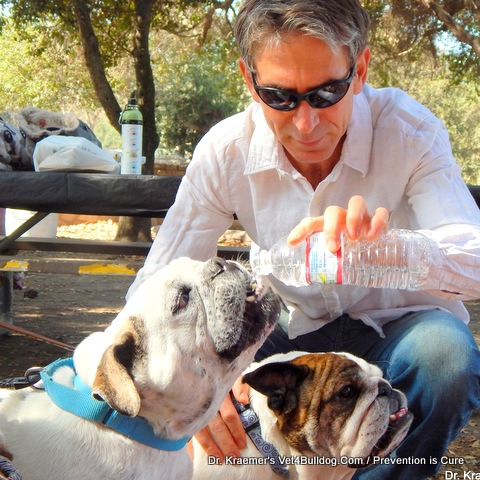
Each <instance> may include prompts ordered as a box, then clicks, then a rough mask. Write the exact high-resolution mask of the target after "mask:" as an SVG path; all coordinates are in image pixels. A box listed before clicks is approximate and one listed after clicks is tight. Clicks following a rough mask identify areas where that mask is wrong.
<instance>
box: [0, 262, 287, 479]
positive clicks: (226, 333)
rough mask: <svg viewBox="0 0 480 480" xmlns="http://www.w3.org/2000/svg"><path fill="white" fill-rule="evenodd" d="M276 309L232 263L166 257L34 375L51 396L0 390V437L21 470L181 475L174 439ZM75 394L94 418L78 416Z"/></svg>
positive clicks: (215, 395)
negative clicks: (69, 358) (57, 360)
mask: <svg viewBox="0 0 480 480" xmlns="http://www.w3.org/2000/svg"><path fill="white" fill-rule="evenodd" d="M279 310H280V305H279V300H278V298H277V296H276V295H275V294H273V293H272V291H271V290H269V289H267V288H265V289H264V288H263V287H261V286H258V285H255V284H254V283H253V280H252V278H251V276H250V275H249V274H248V273H247V272H246V270H245V269H243V268H242V267H240V266H239V265H237V264H236V263H234V262H227V261H225V260H222V259H219V258H216V259H212V260H210V261H207V262H205V263H202V262H196V261H193V260H190V259H186V258H182V259H178V260H176V261H174V262H172V263H171V264H170V265H169V266H167V267H165V268H164V269H162V270H161V271H159V272H158V273H157V274H155V275H154V276H152V277H151V278H149V279H148V280H146V281H145V282H144V283H143V284H142V285H141V286H140V287H139V289H138V290H137V291H136V292H135V294H134V295H133V296H132V297H131V299H130V300H129V301H128V303H127V304H126V306H125V308H124V309H123V310H122V311H121V312H120V313H119V315H118V316H117V318H116V319H115V320H114V321H113V323H112V325H111V326H110V327H109V328H107V330H105V331H104V332H99V333H94V334H92V335H90V336H89V337H87V338H86V339H85V340H84V341H83V342H82V343H81V344H80V345H79V346H78V347H77V349H76V350H75V353H74V366H75V370H74V369H73V368H72V367H70V366H68V365H64V366H60V367H59V368H58V369H55V368H54V369H53V370H52V369H51V368H49V369H48V370H47V371H48V375H47V374H46V373H44V374H43V377H42V378H43V384H44V385H45V387H46V388H47V390H48V391H49V392H50V394H51V396H50V395H49V394H48V393H47V392H46V391H45V390H35V389H32V388H29V389H24V390H19V391H13V392H9V393H8V394H7V397H6V398H5V399H3V400H1V401H0V431H1V432H3V434H4V436H5V442H4V443H5V445H4V447H5V448H6V449H8V451H10V452H11V453H12V454H13V459H14V460H13V463H14V465H15V467H16V468H17V469H18V471H19V472H20V473H21V474H22V476H23V479H24V480H66V479H68V480H98V479H111V480H122V479H123V480H127V479H128V480H131V479H135V480H143V479H144V480H152V479H157V480H158V479H165V480H166V479H168V480H172V479H178V480H186V479H190V478H191V476H192V463H191V460H190V458H189V456H188V454H187V451H186V448H185V447H184V445H185V443H186V441H187V440H188V439H189V438H190V437H191V436H192V435H193V434H195V433H196V432H197V431H198V430H200V429H201V428H203V427H205V426H206V425H207V423H208V422H209V421H210V420H211V419H212V418H213V417H214V416H215V414H216V412H217V411H218V408H219V406H220V404H221V402H222V400H223V399H224V398H225V396H226V395H227V394H228V391H229V389H230V388H231V386H232V385H233V383H234V381H235V379H236V378H237V377H238V376H239V375H240V374H241V373H242V371H243V370H244V369H245V368H246V367H247V366H248V365H249V364H250V362H251V361H252V360H253V356H254V354H255V352H256V351H257V349H258V348H259V347H260V346H261V344H262V343H263V341H264V340H265V338H266V336H267V335H268V334H269V333H270V332H271V330H272V329H273V328H274V325H275V322H276V320H277V318H278V315H279ZM62 363H63V362H61V364H62ZM67 363H68V362H67ZM50 370H52V371H50ZM58 391H60V392H61V393H62V395H63V393H65V395H66V397H67V400H65V397H63V399H62V395H60V397H61V398H60V399H59V398H57V392H58ZM71 392H73V394H72V393H71ZM0 397H1V395H0ZM62 402H63V403H62ZM84 402H85V404H86V405H87V406H88V408H90V407H91V404H92V403H93V404H94V407H95V408H97V410H98V412H101V413H100V414H99V413H98V412H96V413H94V415H96V416H97V417H98V416H99V415H100V417H101V420H100V421H99V422H95V421H92V420H91V419H90V420H87V419H85V418H86V417H88V418H90V415H91V414H90V412H89V413H88V415H85V412H84V411H83V408H84ZM57 404H61V405H62V408H59V407H58V406H57ZM65 409H67V410H69V411H65ZM72 410H75V412H76V414H73V413H70V411H72ZM77 411H80V413H78V414H77ZM105 412H106V413H105ZM79 415H80V416H79ZM81 417H83V418H81ZM131 421H132V422H133V426H131V425H132V424H131V423H130V422H131ZM117 424H120V427H118V426H117ZM107 425H108V427H107ZM115 428H117V429H120V430H121V429H122V428H123V430H122V431H125V429H126V431H127V433H119V432H118V431H117V430H115ZM159 437H161V438H162V439H164V440H159V442H161V443H162V444H163V443H166V445H167V446H166V448H167V449H168V451H164V450H161V449H159V448H158V447H157V446H156V445H157V443H156V442H157V439H159ZM132 438H135V439H132ZM152 441H153V444H154V445H155V446H151V445H152V443H151V442H152ZM144 442H146V443H147V445H146V444H144ZM176 448H180V450H175V449H176ZM172 449H173V450H174V451H171V450H172Z"/></svg>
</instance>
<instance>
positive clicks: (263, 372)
mask: <svg viewBox="0 0 480 480" xmlns="http://www.w3.org/2000/svg"><path fill="white" fill-rule="evenodd" d="M309 372H310V369H309V368H308V367H307V366H306V365H294V364H292V363H289V362H276V363H267V364H266V365H262V366H261V367H259V368H257V369H256V370H254V371H253V372H250V373H247V374H245V375H244V376H243V379H242V381H243V382H244V383H247V384H248V385H250V386H251V387H252V388H253V389H255V390H257V391H258V392H260V393H262V394H263V395H265V396H266V397H268V401H267V402H268V407H269V408H270V409H271V410H273V411H274V412H275V411H278V412H282V413H284V414H285V413H288V412H289V411H291V410H293V409H295V408H296V406H297V404H298V393H299V386H300V384H301V383H302V382H303V380H305V378H306V377H307V375H308V374H309Z"/></svg>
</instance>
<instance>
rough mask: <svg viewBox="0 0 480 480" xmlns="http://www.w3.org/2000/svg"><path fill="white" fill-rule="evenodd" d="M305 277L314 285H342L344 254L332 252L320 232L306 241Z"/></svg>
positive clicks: (339, 251)
mask: <svg viewBox="0 0 480 480" xmlns="http://www.w3.org/2000/svg"><path fill="white" fill-rule="evenodd" d="M305 256H306V259H305V265H306V271H305V277H306V281H307V283H308V284H309V285H311V284H312V283H324V284H326V283H335V284H341V283H342V252H341V250H338V251H337V252H336V253H332V252H330V250H328V249H327V247H326V245H325V236H324V234H323V232H318V233H316V234H315V235H311V236H310V237H307V239H306V250H305Z"/></svg>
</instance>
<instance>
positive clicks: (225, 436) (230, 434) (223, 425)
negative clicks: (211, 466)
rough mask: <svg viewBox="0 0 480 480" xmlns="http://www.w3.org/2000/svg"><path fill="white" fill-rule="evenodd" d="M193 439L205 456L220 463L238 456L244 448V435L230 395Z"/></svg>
mask: <svg viewBox="0 0 480 480" xmlns="http://www.w3.org/2000/svg"><path fill="white" fill-rule="evenodd" d="M195 439H196V440H197V442H198V443H199V444H200V446H201V447H202V448H203V450H204V451H205V453H206V454H207V455H210V456H212V457H217V458H220V459H221V460H222V461H223V460H224V459H225V457H226V456H229V457H239V456H240V450H241V449H243V448H245V446H246V434H245V430H244V429H243V425H242V421H241V420H240V417H239V415H238V413H237V410H236V409H235V406H234V405H233V403H232V400H231V398H230V395H227V397H226V398H225V400H224V401H223V403H222V405H221V407H220V410H219V411H218V413H217V415H215V417H214V419H213V420H212V421H211V422H210V423H209V424H208V426H207V427H206V428H204V429H203V430H200V431H199V432H198V433H197V434H196V435H195Z"/></svg>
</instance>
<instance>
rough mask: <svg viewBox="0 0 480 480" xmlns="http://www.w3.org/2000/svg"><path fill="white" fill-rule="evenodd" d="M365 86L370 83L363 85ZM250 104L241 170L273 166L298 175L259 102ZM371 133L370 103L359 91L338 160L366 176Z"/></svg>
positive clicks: (259, 169) (370, 148)
mask: <svg viewBox="0 0 480 480" xmlns="http://www.w3.org/2000/svg"><path fill="white" fill-rule="evenodd" d="M365 88H370V87H368V86H365ZM249 108H251V112H252V113H251V116H252V121H253V123H254V125H255V128H254V130H253V134H252V139H251V142H250V149H249V152H248V158H247V164H246V167H245V170H244V174H245V175H251V174H255V173H259V172H263V171H266V170H272V169H276V170H277V171H278V172H280V173H285V172H287V173H290V174H292V175H293V176H296V175H298V172H296V170H295V169H294V168H293V166H292V165H291V164H290V162H289V161H288V160H287V157H286V155H285V152H284V150H283V146H282V145H281V143H280V142H279V141H278V140H277V138H276V137H275V135H274V134H273V132H272V130H271V129H270V127H269V126H268V124H267V122H266V120H265V117H264V115H263V110H262V108H261V106H260V105H259V104H258V103H256V102H255V103H254V104H252V105H251V106H250V107H249ZM372 137H373V126H372V114H371V111H370V105H369V104H368V100H367V98H366V96H365V94H364V93H363V92H362V93H360V94H358V95H355V96H354V100H353V111H352V117H351V119H350V122H349V124H348V127H347V138H346V139H345V143H344V145H343V149H342V156H341V159H340V162H341V163H343V164H345V165H348V166H349V167H351V168H353V169H355V170H358V171H359V172H360V173H361V174H362V175H363V176H365V175H366V174H367V173H368V168H369V164H370V154H371V150H372Z"/></svg>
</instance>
